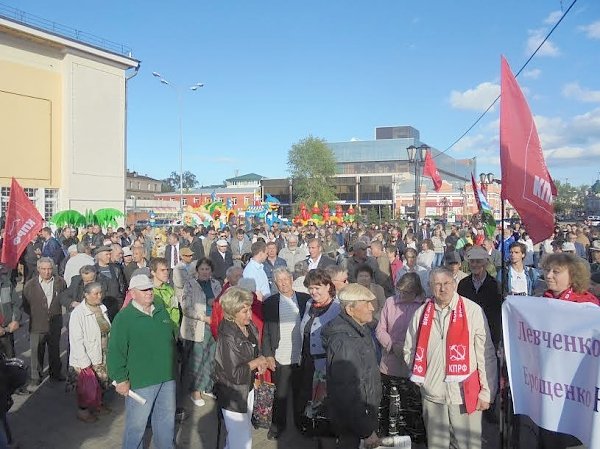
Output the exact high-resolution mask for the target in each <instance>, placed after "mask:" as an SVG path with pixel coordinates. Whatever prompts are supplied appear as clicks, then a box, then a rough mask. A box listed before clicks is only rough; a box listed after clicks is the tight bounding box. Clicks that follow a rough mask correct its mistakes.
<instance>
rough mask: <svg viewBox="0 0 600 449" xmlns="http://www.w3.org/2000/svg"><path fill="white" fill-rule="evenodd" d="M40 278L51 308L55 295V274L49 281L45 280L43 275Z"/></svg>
mask: <svg viewBox="0 0 600 449" xmlns="http://www.w3.org/2000/svg"><path fill="white" fill-rule="evenodd" d="M38 279H39V281H40V285H41V286H42V290H44V294H45V295H46V301H48V308H50V304H52V297H53V296H54V276H52V277H51V278H50V279H49V280H47V281H44V280H43V279H42V278H41V277H39V278H38Z"/></svg>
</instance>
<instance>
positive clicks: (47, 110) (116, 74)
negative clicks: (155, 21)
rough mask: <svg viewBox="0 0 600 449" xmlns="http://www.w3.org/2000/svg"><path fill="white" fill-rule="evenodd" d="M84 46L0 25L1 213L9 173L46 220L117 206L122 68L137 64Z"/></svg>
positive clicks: (121, 197)
mask: <svg viewBox="0 0 600 449" xmlns="http://www.w3.org/2000/svg"><path fill="white" fill-rule="evenodd" d="M29 33H31V34H29ZM85 48H86V47H85V46H84V45H82V44H77V43H75V44H74V46H73V47H71V46H70V45H65V43H64V39H62V40H61V38H58V37H55V36H51V35H49V34H47V33H44V32H42V31H39V30H35V29H30V28H27V27H26V26H24V25H21V24H12V23H11V22H9V21H5V20H1V21H0V151H1V152H2V164H0V187H2V195H1V200H2V210H1V211H0V213H1V212H3V211H4V206H5V204H6V202H7V192H8V189H7V186H9V185H10V182H11V177H13V176H14V177H15V178H17V180H18V181H19V183H20V184H21V185H22V186H23V187H24V188H26V189H30V190H29V191H30V192H33V193H32V194H31V195H30V196H33V198H32V200H33V201H34V202H35V204H36V205H37V207H38V209H39V210H40V212H42V213H43V214H45V215H46V216H48V215H51V214H52V212H56V211H58V210H63V209H76V210H79V211H82V212H83V211H85V210H86V209H92V210H96V209H99V208H103V207H115V208H117V209H120V210H123V209H124V203H125V189H124V186H125V113H126V111H125V70H126V69H127V68H129V67H133V66H136V65H137V61H134V60H129V59H127V58H123V57H117V56H114V59H113V58H112V57H103V54H106V53H105V52H102V51H100V50H97V49H90V51H89V52H87V51H85ZM109 56H110V55H109ZM127 61H129V62H131V64H130V65H128V64H127V63H126V62H127ZM32 189H33V190H32ZM48 196H53V198H52V202H48V201H47V199H48ZM52 204H53V205H54V206H52ZM49 208H51V209H55V210H53V211H52V210H49Z"/></svg>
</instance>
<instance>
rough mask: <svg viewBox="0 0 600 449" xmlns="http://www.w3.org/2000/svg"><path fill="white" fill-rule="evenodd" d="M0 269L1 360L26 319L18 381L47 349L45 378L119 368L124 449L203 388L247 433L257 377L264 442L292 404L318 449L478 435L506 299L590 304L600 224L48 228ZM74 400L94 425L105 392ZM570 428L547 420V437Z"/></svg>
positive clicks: (166, 424)
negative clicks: (538, 228) (24, 359)
mask: <svg viewBox="0 0 600 449" xmlns="http://www.w3.org/2000/svg"><path fill="white" fill-rule="evenodd" d="M103 231H104V232H103ZM19 276H22V282H23V288H22V293H21V294H18V293H17V288H16V285H17V282H18V279H19ZM0 282H1V283H2V284H1V287H2V288H1V290H0V292H1V295H2V298H1V299H2V301H1V302H0V307H1V309H0V312H1V313H0V319H1V320H2V327H0V352H2V353H3V354H4V355H5V357H8V358H10V357H15V350H14V333H15V331H16V330H17V329H18V328H19V326H20V325H21V323H22V322H23V312H25V313H26V314H27V315H28V316H29V341H30V346H31V364H30V380H29V383H28V385H27V386H25V387H23V388H21V389H20V390H19V391H18V393H19V394H29V393H31V392H33V391H35V390H36V389H37V388H38V386H39V385H40V384H41V383H42V382H43V380H44V376H45V374H46V373H45V371H44V369H43V367H44V358H45V353H46V349H47V352H48V361H49V369H48V375H49V377H50V380H51V381H55V382H63V381H65V380H66V381H67V383H69V382H70V383H71V384H75V383H77V384H78V386H79V383H78V382H77V379H78V378H79V376H83V374H84V373H90V372H93V373H94V375H95V377H96V378H97V382H98V385H99V386H100V388H101V389H102V391H106V390H107V389H108V388H110V385H111V382H112V383H113V384H114V385H115V389H116V391H117V392H118V393H119V394H121V395H123V396H124V397H126V406H125V408H126V418H125V429H124V436H123V448H124V449H129V448H132V449H133V448H138V447H140V444H141V441H142V438H143V435H144V432H145V430H146V426H147V424H148V423H150V424H151V427H152V433H153V441H154V446H155V447H157V448H158V449H172V448H174V444H175V443H174V437H175V423H176V421H177V420H183V419H185V418H186V415H187V414H188V413H189V407H204V406H205V405H206V402H207V400H216V404H217V410H218V413H219V416H220V418H219V419H222V422H223V423H224V426H225V428H226V430H227V435H226V442H225V447H226V448H228V449H238V448H240V449H241V448H244V449H249V448H251V446H252V425H253V423H252V419H251V418H252V411H253V403H254V388H255V381H256V379H257V378H261V379H266V380H272V382H274V384H275V396H274V400H273V412H272V422H271V425H270V428H269V429H268V436H267V437H268V438H269V439H272V440H276V439H279V438H280V436H281V435H282V433H283V432H285V431H286V430H287V429H288V428H289V423H288V422H287V410H288V406H289V407H291V409H292V410H293V417H294V423H293V425H294V426H295V427H296V428H297V429H298V430H299V431H300V432H301V433H302V434H304V435H306V436H307V437H312V438H314V439H315V442H316V443H315V444H316V446H317V447H318V448H325V449H326V448H336V447H337V448H344V449H351V448H358V447H359V445H360V444H361V440H362V441H363V444H364V445H365V447H367V448H372V447H377V446H378V445H379V444H380V443H381V438H382V437H385V436H389V435H391V436H393V435H407V436H410V438H411V439H412V441H413V442H416V443H426V444H427V447H429V448H431V449H442V448H444V449H446V448H448V447H455V448H460V449H462V448H478V447H481V445H482V420H483V419H484V418H485V419H486V420H489V421H492V422H493V421H494V420H497V418H498V413H499V412H498V408H497V407H494V402H496V401H497V390H498V385H499V380H498V368H499V362H498V356H501V355H502V325H501V305H502V301H503V298H504V297H505V296H506V295H525V296H544V297H548V298H554V299H557V300H565V301H575V302H591V303H595V304H596V305H598V299H597V297H596V296H595V295H597V294H598V293H599V291H600V232H599V230H598V229H596V228H593V227H590V226H586V225H585V224H582V225H566V226H557V227H556V229H555V230H554V233H553V235H552V236H551V237H550V238H548V239H547V240H546V241H544V242H541V243H539V244H536V245H534V244H533V242H532V241H531V239H530V238H529V236H528V234H527V232H526V230H525V229H524V227H523V226H522V225H521V224H520V223H518V222H517V223H515V224H513V225H511V226H508V225H506V226H505V227H504V228H502V229H500V230H498V232H497V235H496V236H493V237H486V236H485V235H484V233H483V230H482V229H479V228H478V227H477V226H473V225H471V224H470V223H464V224H462V225H460V226H458V225H450V226H449V227H447V226H444V224H442V223H438V224H435V225H434V224H431V223H429V222H424V223H423V224H422V225H420V226H419V228H418V229H416V230H414V229H412V228H411V227H410V226H400V225H398V224H390V223H383V224H380V225H375V224H371V225H366V224H359V223H351V224H342V225H322V226H317V225H315V224H308V225H306V226H296V225H291V226H283V225H279V224H274V225H273V226H272V227H270V228H269V227H266V226H265V225H264V224H260V223H258V224H256V225H253V226H249V227H246V226H243V225H240V226H237V225H235V224H231V225H228V226H225V227H223V228H220V229H215V228H213V227H210V226H208V227H205V226H203V225H200V226H197V227H189V226H186V227H182V228H174V229H169V230H168V231H166V232H165V231H164V230H162V229H160V230H159V229H155V228H152V227H150V226H147V227H145V228H143V229H134V228H133V227H131V226H130V227H126V228H118V229H116V230H113V229H111V228H107V229H104V230H103V229H101V228H100V226H97V225H92V226H89V227H87V228H85V229H82V230H77V229H74V228H71V227H65V228H64V229H61V230H59V231H57V232H53V230H52V229H50V228H43V229H42V231H41V233H40V235H39V236H38V237H37V238H36V239H35V240H34V241H32V242H30V243H29V245H28V246H27V248H26V250H25V251H24V252H23V255H22V256H21V259H20V269H19V270H14V271H10V270H7V269H1V270H0ZM65 311H66V313H65ZM63 327H66V328H67V330H68V337H69V338H68V348H65V349H67V350H68V357H67V358H68V364H69V367H68V369H64V368H63V366H62V364H61V357H60V351H61V347H60V346H61V343H60V342H61V340H60V336H61V332H62V329H63ZM90 370H91V371H90ZM132 392H135V393H136V394H137V395H139V396H141V397H142V398H143V399H144V400H145V402H144V403H143V404H142V403H141V402H139V401H138V400H136V399H135V397H134V396H135V395H133V394H132ZM74 412H75V413H76V416H77V418H78V419H79V420H81V421H83V422H86V423H89V424H90V425H93V423H94V422H96V421H97V420H98V419H99V416H101V415H102V414H106V413H110V412H111V410H110V409H109V408H108V407H107V406H106V404H105V402H104V400H103V399H102V398H101V399H100V400H99V401H97V402H96V403H95V404H94V405H92V406H90V404H89V403H82V402H81V401H80V402H79V403H78V407H77V409H76V410H75V411H74ZM3 413H4V415H5V414H6V411H3ZM4 421H5V422H6V420H4ZM7 431H8V427H6V429H5V432H4V434H5V437H6V436H7V435H8V436H9V434H8V433H7ZM0 441H1V439H0ZM576 443H577V441H576V439H575V438H574V437H572V436H568V435H563V434H558V433H556V432H549V431H544V430H543V429H542V431H540V444H541V445H542V446H541V447H544V448H553V449H555V448H561V447H568V446H569V445H573V444H576ZM451 445H452V446H451ZM0 447H3V446H2V445H1V444H0Z"/></svg>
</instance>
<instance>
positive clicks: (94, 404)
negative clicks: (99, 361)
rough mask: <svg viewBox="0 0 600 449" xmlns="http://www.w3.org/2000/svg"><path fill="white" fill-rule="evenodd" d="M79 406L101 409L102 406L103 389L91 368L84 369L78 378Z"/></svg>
mask: <svg viewBox="0 0 600 449" xmlns="http://www.w3.org/2000/svg"><path fill="white" fill-rule="evenodd" d="M77 405H79V407H81V408H99V407H100V405H102V388H100V383H99V382H98V378H97V377H96V373H95V372H94V370H93V369H92V368H91V367H88V368H83V369H82V370H81V371H80V372H79V376H77Z"/></svg>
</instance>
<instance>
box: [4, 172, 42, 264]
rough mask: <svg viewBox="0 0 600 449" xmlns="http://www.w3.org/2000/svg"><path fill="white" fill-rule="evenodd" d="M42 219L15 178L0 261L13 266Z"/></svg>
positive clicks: (11, 189)
mask: <svg viewBox="0 0 600 449" xmlns="http://www.w3.org/2000/svg"><path fill="white" fill-rule="evenodd" d="M43 221H44V219H43V218H42V216H41V215H40V213H39V212H38V210H37V209H36V208H35V206H34V205H33V204H32V203H31V201H29V197H28V196H27V194H26V193H25V191H24V190H23V187H21V186H20V185H19V183H18V182H17V180H16V179H15V178H13V179H12V183H11V185H10V197H9V199H8V209H7V211H6V222H5V226H4V229H5V233H4V241H3V244H2V256H1V257H0V261H1V262H2V263H3V264H4V265H6V266H8V267H9V268H11V269H12V268H15V267H16V266H17V263H18V262H19V257H21V254H22V253H23V251H24V250H25V247H27V245H28V244H29V242H31V241H32V240H33V238H34V237H35V236H36V235H37V233H38V232H40V230H41V229H42V224H43Z"/></svg>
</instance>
